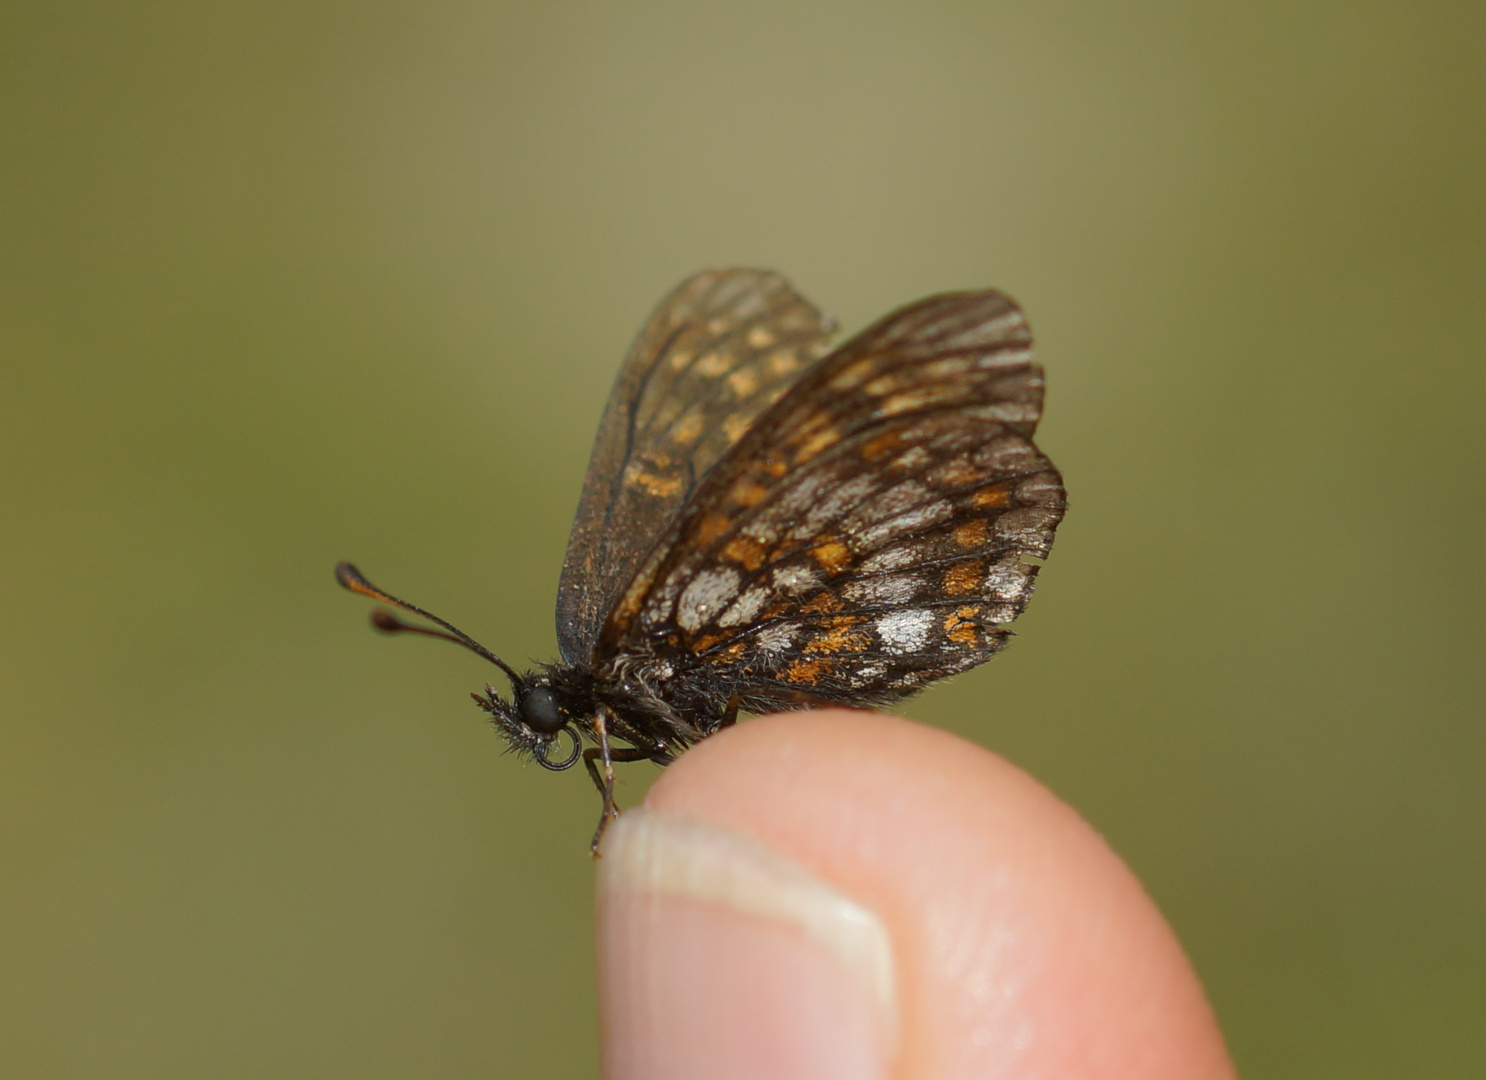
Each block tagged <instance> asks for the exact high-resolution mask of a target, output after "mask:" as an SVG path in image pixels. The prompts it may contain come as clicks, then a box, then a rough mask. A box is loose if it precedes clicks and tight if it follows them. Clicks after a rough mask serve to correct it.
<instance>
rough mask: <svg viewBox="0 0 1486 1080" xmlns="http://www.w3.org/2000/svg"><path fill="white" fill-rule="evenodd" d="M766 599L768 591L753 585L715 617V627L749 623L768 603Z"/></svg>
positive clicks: (760, 586)
mask: <svg viewBox="0 0 1486 1080" xmlns="http://www.w3.org/2000/svg"><path fill="white" fill-rule="evenodd" d="M768 599H769V590H768V589H767V588H765V587H764V586H762V585H755V586H754V587H753V588H751V589H749V590H748V591H747V592H745V593H744V594H743V595H742V596H740V597H738V599H736V600H734V601H733V602H732V604H731V605H729V607H728V609H727V610H726V611H724V612H723V613H722V614H721V615H719V616H718V617H717V625H718V626H738V625H739V624H741V623H746V622H750V621H751V620H752V619H753V617H754V616H755V615H757V614H758V613H759V612H760V611H763V610H764V604H765V603H767V602H768Z"/></svg>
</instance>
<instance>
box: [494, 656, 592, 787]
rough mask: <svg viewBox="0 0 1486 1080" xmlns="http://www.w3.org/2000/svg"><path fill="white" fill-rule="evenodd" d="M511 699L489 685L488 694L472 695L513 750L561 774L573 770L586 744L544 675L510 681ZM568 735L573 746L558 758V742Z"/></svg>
mask: <svg viewBox="0 0 1486 1080" xmlns="http://www.w3.org/2000/svg"><path fill="white" fill-rule="evenodd" d="M511 687H512V700H511V701H507V700H505V699H504V698H503V697H501V696H500V693H499V692H498V691H497V690H496V689H495V687H493V686H491V685H490V684H489V683H486V684H485V693H484V694H483V695H481V694H471V695H470V696H471V697H472V698H474V699H475V703H476V704H477V705H479V706H480V708H482V709H484V710H485V711H486V712H488V713H489V714H490V719H491V722H492V723H494V724H495V726H496V727H497V728H499V729H500V732H501V734H502V735H504V736H505V737H506V741H508V742H509V743H510V744H511V749H513V750H515V751H516V752H517V753H519V754H530V755H531V756H532V757H534V758H536V760H537V764H538V765H540V766H542V768H544V769H551V770H552V771H554V772H561V771H562V770H563V769H567V768H570V767H571V766H572V765H573V764H574V763H575V762H576V761H577V760H578V755H579V754H581V753H582V750H583V744H582V741H581V740H580V739H579V737H578V735H577V733H576V731H575V730H574V729H573V727H572V717H571V715H569V713H568V712H567V710H565V709H564V708H563V706H562V701H561V699H560V698H559V697H558V694H557V692H556V691H555V690H554V689H553V688H552V685H551V683H550V682H549V681H548V679H547V678H546V677H545V676H542V675H537V676H530V675H528V676H525V677H516V678H513V679H512V680H511ZM564 734H566V735H567V737H568V739H569V740H571V742H572V747H571V749H570V750H569V752H568V753H567V755H566V756H563V757H558V756H556V750H557V747H558V743H559V742H560V741H561V739H562V737H563V735H564Z"/></svg>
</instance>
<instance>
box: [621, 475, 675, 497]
mask: <svg viewBox="0 0 1486 1080" xmlns="http://www.w3.org/2000/svg"><path fill="white" fill-rule="evenodd" d="M626 479H627V480H628V481H629V482H630V483H631V484H634V485H635V486H636V487H642V488H644V489H645V490H646V491H647V492H648V493H649V494H651V495H654V496H656V497H658V498H662V499H667V498H670V497H671V496H672V495H676V494H679V493H680V491H681V489H682V488H683V487H685V486H686V482H685V481H684V480H682V479H681V477H679V476H656V475H655V474H654V473H647V472H637V473H632V474H631V475H630V476H628V477H626Z"/></svg>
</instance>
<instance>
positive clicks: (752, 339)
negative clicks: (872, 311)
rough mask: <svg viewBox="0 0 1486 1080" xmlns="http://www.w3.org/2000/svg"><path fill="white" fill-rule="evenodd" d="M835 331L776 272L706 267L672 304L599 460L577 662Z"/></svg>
mask: <svg viewBox="0 0 1486 1080" xmlns="http://www.w3.org/2000/svg"><path fill="white" fill-rule="evenodd" d="M831 330H832V326H831V324H830V322H829V320H827V319H826V318H824V317H823V316H822V315H821V314H820V312H819V311H817V310H816V309H815V308H814V307H813V306H812V305H811V304H810V303H809V302H808V301H806V300H805V299H804V298H802V297H801V296H800V295H799V294H797V293H796V292H795V291H794V290H793V289H792V288H791V287H790V285H789V283H788V282H787V281H785V280H784V278H782V277H780V276H779V275H778V274H775V273H771V272H768V271H764V270H744V269H733V270H711V271H704V272H702V273H699V274H696V275H695V276H693V277H691V278H689V279H687V280H686V281H684V282H682V283H681V285H680V286H678V287H677V288H676V289H675V291H673V292H672V293H671V294H670V295H669V296H667V297H666V298H665V299H664V300H663V301H661V303H660V306H659V307H657V308H656V310H655V312H654V314H652V315H651V317H650V320H649V322H647V323H646V325H645V328H644V330H643V331H641V333H640V336H639V338H637V339H636V341H635V343H634V345H633V346H632V347H631V348H630V352H629V356H628V357H627V358H626V360H625V362H624V366H623V367H622V368H621V369H620V372H619V377H618V379H617V380H616V382H615V384H614V389H613V392H612V393H611V394H610V395H609V403H608V406H607V408H606V409H605V411H604V416H603V420H602V421H601V422H600V424H599V432H598V437H597V439H596V440H595V443H594V448H593V455H592V457H591V458H590V459H589V465H588V473H587V476H586V478H585V480H584V484H583V495H582V497H581V498H580V500H579V502H578V513H577V516H576V518H575V520H574V522H573V531H572V534H571V536H570V538H569V540H568V551H567V557H566V559H565V560H564V562H563V568H562V579H561V581H560V582H559V584H558V589H557V636H558V643H559V646H560V647H561V650H562V655H563V658H564V659H565V660H567V661H568V662H569V663H584V662H586V661H587V660H588V658H589V655H590V653H591V652H592V649H593V646H594V642H595V640H596V639H597V637H598V634H599V630H600V628H601V627H602V626H603V623H604V618H605V616H606V615H607V614H608V613H609V611H610V609H611V608H612V607H613V605H614V603H615V601H616V600H617V599H618V598H619V595H620V593H622V592H623V590H624V587H625V585H626V584H627V583H628V582H629V581H630V580H631V579H632V578H633V577H634V574H635V571H636V570H637V569H638V568H639V566H640V563H641V562H642V561H643V560H644V558H645V557H646V556H647V555H648V554H649V553H650V551H651V549H652V547H653V546H654V545H655V543H656V541H657V540H658V539H659V538H660V536H661V534H662V533H663V532H664V531H665V529H666V527H667V526H668V525H671V524H672V523H673V521H674V518H675V515H676V513H677V511H678V510H679V509H680V508H681V507H682V505H683V504H684V503H685V502H686V500H687V497H688V496H689V495H691V493H692V492H693V490H694V489H695V488H696V485H697V483H698V481H699V480H701V478H702V477H704V476H705V475H706V474H707V472H708V470H709V469H711V468H712V466H713V465H714V464H716V462H717V461H718V460H719V459H720V458H721V457H722V456H723V454H724V453H725V452H726V451H727V450H728V448H729V447H730V446H732V445H733V444H734V443H735V442H737V440H738V439H739V438H740V437H741V436H742V435H743V433H744V432H745V431H747V430H748V428H749V426H750V425H751V424H752V423H753V421H754V420H755V419H756V418H757V417H758V415H759V414H760V413H762V412H763V411H764V410H765V409H767V408H768V407H769V406H770V405H772V404H773V403H774V402H775V401H776V400H777V399H778V398H779V396H780V395H781V394H782V393H783V392H784V390H785V389H786V388H787V387H788V386H789V385H790V384H791V383H792V382H794V381H795V379H797V378H798V377H799V375H800V373H801V372H802V371H804V370H805V369H806V368H807V367H808V366H809V365H810V364H811V363H813V362H814V361H815V360H816V359H818V358H819V357H820V355H821V354H822V353H823V352H824V351H825V343H826V340H827V338H828V337H829V335H830V333H831Z"/></svg>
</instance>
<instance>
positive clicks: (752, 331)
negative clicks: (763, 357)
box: [748, 326, 779, 349]
mask: <svg viewBox="0 0 1486 1080" xmlns="http://www.w3.org/2000/svg"><path fill="white" fill-rule="evenodd" d="M778 340H779V339H778V338H777V337H775V336H774V331H772V330H770V329H769V328H768V327H767V326H751V327H749V328H748V344H750V345H752V346H753V347H754V348H755V349H767V348H768V347H769V346H770V345H772V344H774V342H776V341H778Z"/></svg>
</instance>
